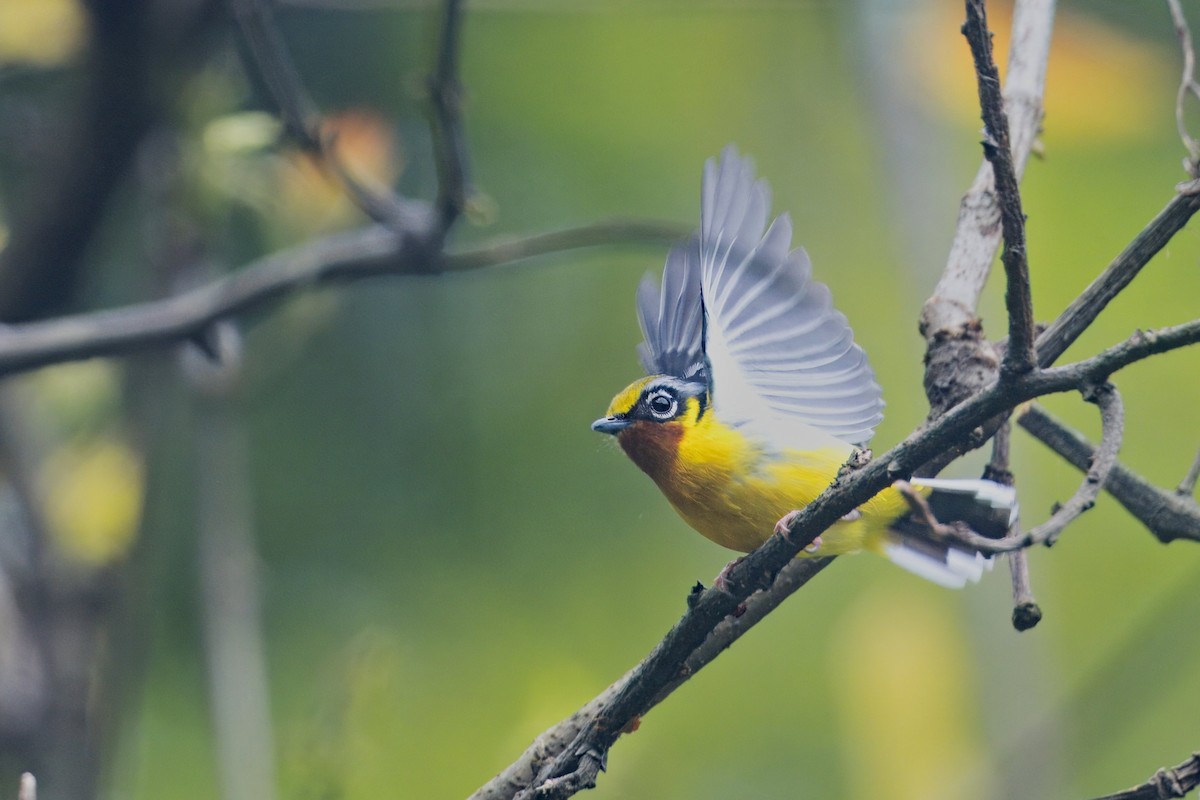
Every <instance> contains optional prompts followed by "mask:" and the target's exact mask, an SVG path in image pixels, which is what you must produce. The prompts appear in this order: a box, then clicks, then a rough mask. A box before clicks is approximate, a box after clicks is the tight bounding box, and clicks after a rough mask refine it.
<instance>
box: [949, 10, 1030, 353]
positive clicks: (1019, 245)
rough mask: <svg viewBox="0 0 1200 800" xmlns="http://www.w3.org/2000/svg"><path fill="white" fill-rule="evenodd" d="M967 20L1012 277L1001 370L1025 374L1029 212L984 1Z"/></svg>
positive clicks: (987, 154) (1004, 260)
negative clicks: (1019, 183) (1023, 202)
mask: <svg viewBox="0 0 1200 800" xmlns="http://www.w3.org/2000/svg"><path fill="white" fill-rule="evenodd" d="M966 7H967V21H966V23H964V25H963V28H962V30H963V35H964V36H966V37H967V42H968V43H969V44H970V46H971V55H972V56H973V58H974V61H975V74H976V77H977V82H978V85H979V105H980V108H981V110H982V115H983V123H984V141H983V154H984V157H985V158H987V160H988V161H989V162H990V163H991V165H992V173H993V175H994V179H995V186H996V196H997V202H998V203H999V205H1000V226H1001V230H1002V231H1003V234H1004V252H1003V253H1002V254H1001V256H1000V260H1001V262H1002V263H1003V264H1004V271H1005V274H1006V275H1007V277H1008V289H1007V291H1006V292H1005V294H1004V299H1005V303H1006V304H1007V306H1008V347H1007V348H1006V350H1005V352H1004V361H1003V362H1002V364H1001V374H1002V375H1006V374H1020V373H1023V372H1028V371H1029V370H1031V369H1033V368H1034V366H1035V361H1034V353H1033V298H1032V296H1031V293H1030V288H1029V263H1028V259H1027V257H1026V242H1025V213H1024V212H1023V211H1022V210H1021V191H1020V189H1019V188H1018V187H1017V168H1016V165H1015V164H1014V163H1013V154H1012V147H1011V146H1010V144H1009V127H1008V115H1007V114H1006V113H1005V111H1004V98H1003V97H1002V96H1001V93H1000V71H999V70H998V69H997V68H996V62H995V61H994V60H993V58H992V34H991V32H989V31H988V28H987V8H986V6H985V4H984V0H967V3H966Z"/></svg>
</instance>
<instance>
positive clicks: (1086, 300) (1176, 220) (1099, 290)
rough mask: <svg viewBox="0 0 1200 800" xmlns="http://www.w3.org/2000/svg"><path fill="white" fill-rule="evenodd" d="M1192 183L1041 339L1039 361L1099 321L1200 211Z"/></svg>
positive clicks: (1057, 353)
mask: <svg viewBox="0 0 1200 800" xmlns="http://www.w3.org/2000/svg"><path fill="white" fill-rule="evenodd" d="M1196 188H1197V187H1193V186H1192V185H1191V184H1189V185H1188V186H1187V187H1185V189H1184V190H1183V191H1181V192H1180V193H1179V194H1176V195H1175V197H1173V198H1171V202H1169V203H1167V205H1166V207H1165V208H1163V210H1162V211H1160V212H1159V213H1158V215H1157V216H1156V217H1155V218H1154V219H1152V220H1151V221H1150V222H1149V224H1147V225H1146V227H1145V228H1144V229H1143V230H1142V231H1141V233H1139V234H1138V235H1137V236H1135V237H1134V238H1133V241H1131V242H1130V243H1129V244H1128V245H1127V246H1126V247H1125V249H1124V250H1122V251H1121V254H1120V255H1118V256H1117V257H1116V258H1115V259H1113V261H1112V263H1111V264H1109V265H1108V267H1107V268H1105V270H1104V272H1102V273H1101V274H1100V276H1099V277H1097V278H1096V280H1094V281H1092V283H1091V285H1089V286H1088V287H1087V288H1086V289H1084V290H1083V292H1081V293H1080V295H1079V296H1078V297H1077V298H1075V300H1073V301H1072V302H1071V304H1070V305H1069V306H1067V308H1066V310H1065V311H1063V312H1062V314H1060V315H1059V316H1058V319H1056V320H1054V322H1053V323H1051V324H1050V326H1049V327H1047V328H1046V330H1045V331H1043V332H1042V334H1041V335H1040V336H1038V339H1037V354H1038V363H1039V364H1040V365H1041V366H1043V367H1046V366H1049V365H1050V364H1053V363H1054V362H1055V361H1057V360H1058V357H1059V356H1061V355H1062V354H1063V351H1065V350H1066V349H1067V348H1068V347H1070V346H1071V344H1072V343H1074V341H1075V340H1076V339H1078V338H1079V336H1080V334H1082V333H1083V332H1084V331H1085V330H1087V328H1088V326H1089V325H1091V324H1092V322H1094V321H1095V319H1096V317H1098V316H1099V315H1100V312H1101V311H1103V310H1104V307H1105V306H1107V305H1108V304H1109V302H1111V301H1112V299H1113V298H1115V297H1116V296H1117V295H1118V294H1120V293H1121V290H1123V289H1124V288H1125V287H1126V286H1128V285H1129V283H1130V282H1131V281H1132V280H1133V279H1134V278H1135V277H1137V274H1138V273H1139V272H1141V270H1142V267H1144V266H1146V264H1147V263H1149V261H1150V259H1151V258H1153V257H1154V256H1155V254H1157V253H1158V251H1160V250H1162V249H1163V248H1164V247H1166V245H1167V242H1169V241H1171V238H1172V237H1173V236H1175V234H1177V233H1179V231H1181V230H1183V226H1184V225H1186V224H1187V223H1188V220H1190V219H1191V218H1192V215H1194V214H1195V213H1196V212H1197V211H1200V194H1198V193H1197V191H1196Z"/></svg>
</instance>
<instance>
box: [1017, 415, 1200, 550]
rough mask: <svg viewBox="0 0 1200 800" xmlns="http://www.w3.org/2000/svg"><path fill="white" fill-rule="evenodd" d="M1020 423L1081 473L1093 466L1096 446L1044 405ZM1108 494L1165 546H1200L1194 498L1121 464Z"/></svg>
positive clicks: (1198, 512) (1198, 509) (1107, 484)
mask: <svg viewBox="0 0 1200 800" xmlns="http://www.w3.org/2000/svg"><path fill="white" fill-rule="evenodd" d="M1017 422H1018V423H1019V424H1020V426H1021V427H1022V428H1024V429H1025V430H1026V431H1028V432H1029V433H1030V434H1032V435H1033V436H1034V437H1035V438H1037V439H1038V440H1039V441H1040V442H1042V444H1044V445H1046V446H1047V447H1049V448H1050V449H1051V450H1053V451H1054V452H1056V453H1058V454H1059V455H1060V456H1062V457H1063V458H1064V459H1066V460H1067V461H1068V462H1069V463H1071V464H1072V465H1073V466H1075V467H1076V468H1077V469H1081V470H1087V469H1088V467H1089V466H1090V465H1091V463H1092V458H1093V456H1094V455H1095V447H1094V446H1093V445H1092V443H1091V442H1089V441H1088V440H1087V439H1086V438H1084V437H1083V436H1082V435H1081V434H1079V433H1078V432H1076V431H1073V430H1071V429H1070V428H1068V427H1067V426H1066V425H1064V424H1063V423H1062V422H1060V421H1059V420H1057V419H1055V418H1054V417H1053V416H1051V415H1050V414H1049V413H1048V412H1047V411H1046V410H1045V409H1044V408H1042V407H1041V406H1040V405H1037V404H1034V405H1031V406H1029V407H1028V408H1027V409H1026V410H1025V412H1024V413H1023V414H1021V416H1020V417H1019V418H1018V419H1017ZM1104 490H1105V491H1106V492H1108V493H1109V494H1110V495H1112V496H1113V498H1114V499H1116V501H1117V502H1118V503H1120V504H1121V505H1122V506H1124V507H1125V510H1126V511H1128V512H1129V513H1130V514H1132V515H1133V516H1134V517H1135V518H1137V520H1138V521H1139V522H1141V523H1142V525H1144V526H1145V527H1146V529H1147V530H1148V531H1150V533H1152V534H1153V535H1154V537H1155V538H1157V539H1158V540H1159V541H1160V542H1162V543H1163V544H1167V543H1169V542H1173V541H1175V540H1177V539H1183V540H1190V541H1194V542H1200V505H1198V504H1197V503H1196V501H1195V500H1193V499H1192V498H1191V497H1190V496H1187V497H1185V496H1181V495H1179V494H1177V493H1176V492H1169V491H1166V490H1164V489H1160V488H1158V487H1157V486H1154V485H1153V484H1151V483H1150V482H1149V481H1147V480H1146V479H1145V478H1142V477H1141V476H1139V475H1137V474H1136V473H1134V472H1133V471H1132V470H1130V469H1129V468H1128V467H1126V466H1124V465H1122V464H1121V463H1119V462H1118V463H1117V464H1114V465H1113V468H1112V471H1110V472H1109V474H1108V480H1107V481H1105V484H1104Z"/></svg>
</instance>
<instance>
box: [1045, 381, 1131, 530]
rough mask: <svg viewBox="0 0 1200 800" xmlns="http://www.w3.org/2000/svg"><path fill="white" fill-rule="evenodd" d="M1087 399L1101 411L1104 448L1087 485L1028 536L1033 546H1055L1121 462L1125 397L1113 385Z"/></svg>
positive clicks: (1098, 453)
mask: <svg viewBox="0 0 1200 800" xmlns="http://www.w3.org/2000/svg"><path fill="white" fill-rule="evenodd" d="M1083 397H1084V399H1085V400H1087V401H1088V402H1089V403H1095V404H1096V405H1097V406H1099V408H1100V427H1101V434H1100V446H1099V447H1098V448H1096V452H1095V454H1094V455H1093V456H1092V465H1091V466H1090V467H1089V468H1088V471H1087V474H1086V475H1085V476H1084V479H1083V483H1081V484H1080V485H1079V488H1078V489H1076V490H1075V494H1073V495H1071V499H1070V500H1068V501H1067V502H1066V503H1064V504H1063V505H1062V507H1060V508H1059V509H1058V510H1057V511H1056V512H1054V513H1053V514H1051V515H1050V519H1048V520H1046V521H1045V522H1043V523H1042V524H1041V525H1038V526H1036V527H1035V528H1033V530H1031V531H1029V533H1027V534H1026V535H1025V538H1027V539H1028V540H1029V541H1030V542H1031V543H1033V544H1041V543H1043V542H1044V543H1046V544H1048V545H1052V544H1054V543H1055V542H1057V541H1058V537H1059V536H1060V535H1061V534H1062V532H1063V530H1065V529H1066V527H1067V526H1068V525H1070V524H1071V523H1072V522H1074V521H1075V519H1076V518H1077V517H1078V516H1079V515H1080V514H1082V513H1083V512H1085V511H1087V510H1089V509H1090V508H1091V507H1092V506H1094V505H1095V504H1096V498H1097V497H1098V496H1099V494H1100V490H1101V489H1103V488H1104V482H1105V481H1106V480H1107V479H1108V474H1109V472H1111V471H1112V468H1113V465H1114V464H1116V463H1117V453H1118V452H1120V450H1121V440H1122V438H1123V437H1124V433H1125V409H1124V405H1123V404H1122V402H1121V395H1120V393H1119V392H1118V391H1117V389H1116V387H1115V386H1113V385H1112V384H1110V383H1102V384H1099V385H1096V386H1094V387H1088V388H1085V389H1084V391H1083Z"/></svg>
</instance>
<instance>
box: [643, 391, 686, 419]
mask: <svg viewBox="0 0 1200 800" xmlns="http://www.w3.org/2000/svg"><path fill="white" fill-rule="evenodd" d="M664 401H665V402H664ZM646 408H648V409H650V414H651V416H653V417H654V418H655V419H662V420H667V419H671V418H672V417H674V416H675V412H677V411H678V410H679V401H678V400H676V399H675V397H674V396H673V395H672V394H671V393H670V392H668V391H666V390H664V389H659V390H658V391H657V392H654V393H653V394H651V395H649V396H648V397H647V398H646Z"/></svg>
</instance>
